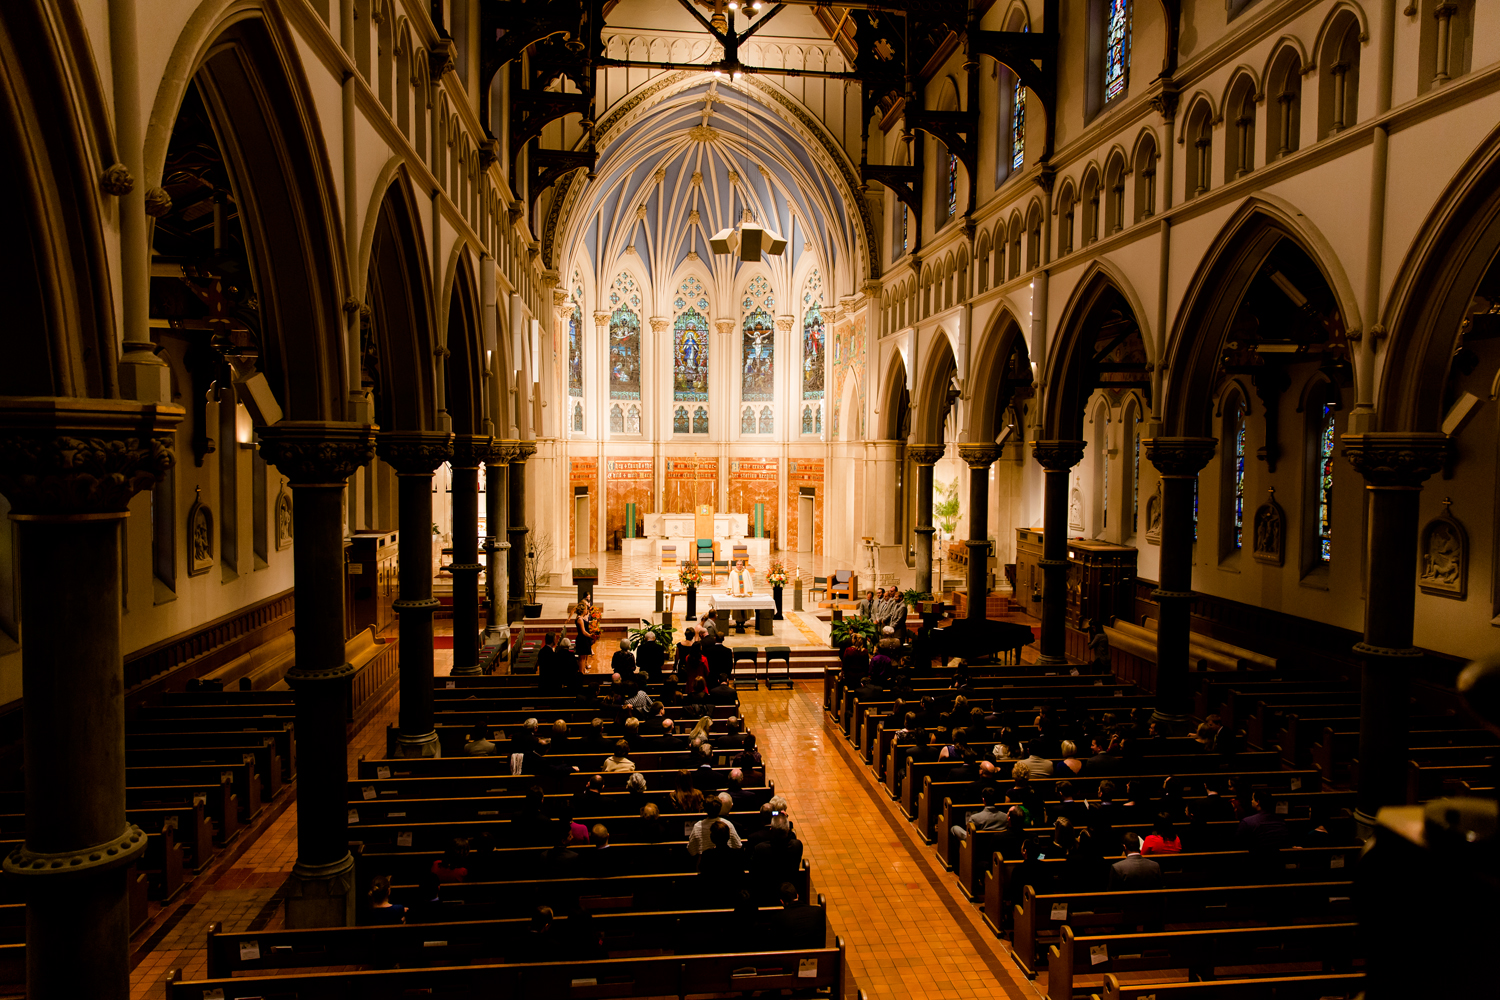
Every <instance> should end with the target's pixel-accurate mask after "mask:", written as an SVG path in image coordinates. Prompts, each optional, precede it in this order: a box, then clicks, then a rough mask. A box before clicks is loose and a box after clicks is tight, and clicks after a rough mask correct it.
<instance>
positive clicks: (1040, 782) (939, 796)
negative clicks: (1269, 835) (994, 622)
mask: <svg viewBox="0 0 1500 1000" xmlns="http://www.w3.org/2000/svg"><path fill="white" fill-rule="evenodd" d="M1200 756H1201V757H1202V758H1203V759H1204V760H1203V762H1204V763H1212V762H1216V761H1218V760H1219V758H1218V757H1217V756H1216V755H1214V754H1201V755H1200ZM1147 759H1150V758H1147ZM1169 777H1176V778H1177V779H1178V780H1179V781H1182V782H1185V783H1187V784H1190V785H1195V786H1196V785H1201V784H1202V783H1203V782H1205V781H1216V782H1225V781H1228V780H1230V779H1231V778H1239V779H1242V780H1246V781H1249V782H1250V783H1251V784H1253V785H1256V786H1258V787H1263V788H1273V789H1276V790H1278V791H1289V792H1300V791H1302V790H1303V789H1304V788H1305V789H1308V790H1316V789H1317V787H1318V780H1319V777H1320V775H1319V774H1318V772H1317V771H1315V770H1312V771H1282V770H1275V769H1271V768H1267V769H1266V770H1263V771H1255V770H1244V771H1204V770H1193V771H1171V772H1163V773H1161V774H1133V775H1130V776H1128V777H1121V778H1112V777H1108V776H1105V777H1092V778H1091V777H1088V776H1087V775H1082V774H1079V775H1066V774H1054V776H1053V777H1051V778H1032V779H1030V783H1031V787H1032V788H1034V789H1035V790H1036V792H1037V794H1039V795H1040V796H1041V797H1042V798H1043V799H1044V800H1047V801H1054V800H1057V799H1058V795H1057V792H1056V791H1055V789H1056V787H1057V783H1058V782H1059V781H1071V782H1072V783H1073V797H1074V798H1075V799H1079V800H1082V799H1095V798H1098V797H1099V782H1101V781H1105V780H1110V781H1114V782H1115V783H1116V785H1117V786H1119V787H1118V788H1117V789H1116V794H1117V795H1118V796H1119V798H1120V800H1121V801H1123V800H1124V792H1125V788H1124V785H1125V783H1126V782H1130V781H1144V782H1146V784H1147V785H1148V786H1149V787H1150V788H1151V789H1152V790H1153V792H1155V791H1158V790H1159V789H1160V788H1161V784H1162V782H1164V781H1166V780H1167V778H1169ZM995 784H996V787H997V788H998V789H999V790H1000V792H1001V794H1002V796H1003V795H1004V793H1005V792H1007V791H1009V790H1010V789H1011V787H1012V786H1013V782H1012V781H1011V780H1010V778H1009V776H1006V777H1003V778H1001V779H1000V780H999V781H997V782H996V783H995ZM972 786H973V782H972V781H935V780H933V776H932V775H931V774H923V775H922V790H921V791H920V792H918V793H917V816H916V820H915V822H916V824H917V833H919V834H920V835H921V837H922V839H923V840H924V841H926V842H927V843H929V844H931V843H934V842H935V841H936V840H937V839H938V834H939V832H940V830H941V827H942V824H941V822H940V820H939V817H940V816H942V815H943V814H944V813H945V812H947V811H948V808H949V806H948V801H949V800H950V799H951V801H952V807H953V808H958V809H965V808H967V809H979V808H981V807H982V803H978V800H976V799H970V798H957V797H955V796H959V795H962V794H963V793H966V792H968V790H969V789H970V788H971V787H972Z"/></svg>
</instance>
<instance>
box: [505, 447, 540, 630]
mask: <svg viewBox="0 0 1500 1000" xmlns="http://www.w3.org/2000/svg"><path fill="white" fill-rule="evenodd" d="M506 444H507V445H510V446H511V448H512V450H511V454H510V475H509V477H508V478H509V479H510V482H509V483H508V484H507V485H508V486H509V487H510V489H509V490H508V491H507V493H508V494H509V499H508V501H507V502H506V507H507V508H509V509H508V510H507V511H506V516H507V518H508V519H509V521H510V524H509V525H508V526H507V527H506V529H505V530H506V533H507V534H508V535H510V551H511V555H512V558H511V560H510V567H509V568H510V604H511V606H512V608H513V610H512V611H511V613H510V619H511V621H516V620H517V619H519V618H520V617H521V602H522V601H524V600H525V599H526V533H527V532H528V531H530V530H531V529H530V528H529V527H527V523H526V460H527V459H528V458H530V457H531V456H532V455H535V454H536V442H535V441H508V442H506Z"/></svg>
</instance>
